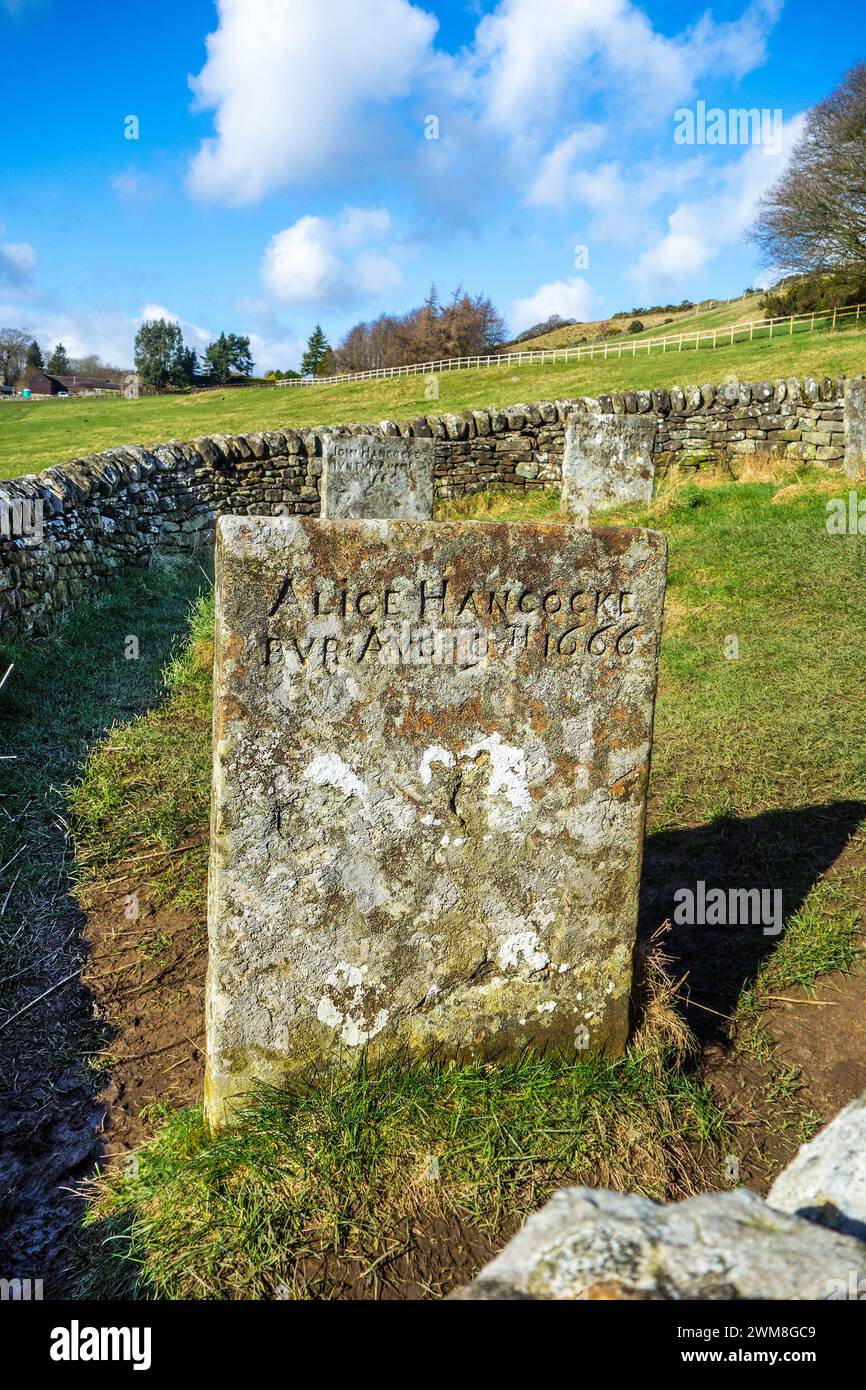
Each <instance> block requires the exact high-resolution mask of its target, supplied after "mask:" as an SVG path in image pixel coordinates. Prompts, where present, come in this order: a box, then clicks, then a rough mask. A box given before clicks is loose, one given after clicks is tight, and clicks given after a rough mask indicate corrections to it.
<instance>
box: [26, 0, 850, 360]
mask: <svg viewBox="0 0 866 1390" xmlns="http://www.w3.org/2000/svg"><path fill="white" fill-rule="evenodd" d="M863 57H866V6H864V5H863V4H862V3H861V0H855V3H852V0H824V3H823V4H822V5H821V6H820V7H816V6H815V5H814V4H813V3H811V0H716V3H714V4H712V5H711V6H710V7H708V8H707V9H706V10H703V9H700V8H697V9H695V10H693V11H689V12H687V11H686V9H685V8H684V7H683V6H682V5H681V4H675V3H673V0H499V3H495V0H474V2H473V3H463V0H447V2H446V0H435V3H434V2H433V0H430V2H429V3H426V4H420V3H419V4H410V3H408V0H218V3H212V2H211V3H205V0H183V3H181V4H178V3H177V0H173V3H170V0H148V3H147V4H146V5H142V6H127V5H118V4H117V3H116V0H113V3H103V2H102V0H88V3H87V4H86V5H79V6H69V5H68V4H65V3H61V0H0V81H2V90H3V94H4V110H5V112H6V121H5V123H4V135H3V139H2V144H0V323H2V324H4V325H7V324H8V325H9V326H15V327H22V328H25V329H27V331H31V332H33V333H34V334H35V335H36V336H37V337H38V338H39V340H40V342H41V343H42V345H43V347H49V346H51V345H53V343H54V342H55V341H56V340H57V339H58V338H62V339H63V341H64V342H65V344H66V346H67V348H68V350H69V351H70V352H71V353H73V354H82V353H84V352H96V353H99V354H100V355H101V356H102V357H103V358H104V359H106V360H110V361H112V362H114V363H117V364H120V365H126V364H127V363H130V362H131V358H132V342H133V338H134V335H135V331H136V328H137V326H138V324H139V322H140V321H141V319H142V317H144V316H154V315H156V314H165V315H167V316H170V317H173V318H177V319H178V321H179V322H180V323H181V324H182V326H183V328H184V333H185V336H186V338H187V341H188V342H190V343H191V344H192V345H193V346H196V347H201V346H203V345H204V343H206V342H207V341H208V340H209V339H210V338H211V337H213V336H215V335H216V334H217V333H218V332H219V331H220V330H222V329H225V330H226V331H237V332H244V333H250V334H251V337H252V344H253V350H254V355H255V357H256V361H257V365H258V367H259V369H260V370H262V371H266V370H268V369H270V368H272V367H284V368H285V367H289V366H297V365H298V358H299V354H300V351H301V347H302V344H303V342H304V341H305V339H306V337H307V336H308V334H309V332H310V329H311V328H312V326H313V324H314V323H315V322H316V321H317V320H320V321H321V322H322V324H323V325H324V327H325V329H326V331H327V333H328V335H329V337H330V338H331V340H332V341H334V342H336V341H338V340H339V338H340V337H341V335H342V334H343V333H344V332H345V331H346V329H347V328H349V327H350V326H351V325H352V324H353V323H354V322H356V321H357V320H358V319H359V318H367V317H371V316H373V315H375V314H377V313H379V312H381V311H383V310H387V311H399V310H402V309H406V308H409V307H411V306H412V305H414V304H417V303H418V302H420V301H421V300H422V299H423V298H424V295H425V294H426V292H427V289H428V287H429V285H430V284H431V282H433V281H435V282H436V284H437V285H438V287H439V290H440V293H441V294H442V295H443V296H444V295H445V294H446V293H447V292H448V291H450V290H451V289H452V288H454V287H455V286H456V285H457V284H459V283H462V284H463V285H464V287H465V288H466V289H468V290H470V291H471V292H473V293H474V292H478V291H484V292H485V293H487V294H489V295H490V296H491V297H492V298H493V299H494V301H495V303H496V304H497V306H498V307H499V308H500V310H501V312H503V313H504V314H505V316H506V319H507V321H508V323H509V326H510V327H511V328H512V330H513V331H519V330H520V329H522V328H524V327H526V326H528V325H529V324H531V323H533V322H536V321H538V320H540V319H542V318H545V317H546V316H547V315H548V314H549V313H553V312H558V313H560V314H562V315H564V316H567V317H574V318H587V317H598V316H600V315H604V314H608V313H611V312H613V311H614V310H616V309H620V308H625V309H628V308H631V307H633V306H635V305H645V304H651V303H657V302H669V301H670V302H678V301H679V300H681V299H682V298H684V297H688V298H690V299H695V300H697V299H700V298H704V297H707V296H709V295H717V296H723V295H732V294H736V293H737V292H739V291H741V290H743V289H744V288H745V287H746V286H747V285H749V284H753V283H757V282H758V281H759V280H761V279H762V277H763V278H764V279H765V278H766V276H767V274H768V272H767V270H766V268H762V267H761V266H760V264H759V262H758V260H757V258H756V255H755V252H754V250H753V249H752V248H751V247H750V246H749V245H748V244H747V243H745V242H744V231H745V229H746V228H747V226H748V225H749V223H750V221H751V219H752V216H753V211H754V205H755V201H756V199H757V198H758V197H759V196H760V194H761V192H762V190H763V189H764V188H766V187H767V186H768V185H769V184H770V183H771V182H772V181H773V179H774V178H776V177H778V174H779V173H780V171H781V170H782V168H783V167H784V163H785V160H786V158H787V157H788V154H789V152H790V148H791V144H792V142H793V141H794V140H795V139H796V135H797V132H798V130H799V128H800V125H801V122H802V116H803V113H804V112H805V111H806V110H807V109H808V107H809V106H810V105H812V104H814V103H815V102H816V101H819V100H820V99H821V98H822V97H824V96H825V95H826V94H827V93H828V92H829V91H830V90H831V89H832V87H833V86H834V85H835V83H836V82H837V80H838V78H839V77H840V76H841V74H842V72H843V71H844V70H845V68H846V67H848V66H850V65H851V64H852V63H853V62H855V61H857V60H858V59H860V58H863ZM699 102H704V103H705V104H706V107H707V108H710V109H719V110H722V111H724V112H725V113H727V112H728V111H729V110H731V109H732V108H741V107H746V108H758V109H762V110H763V109H766V111H767V112H768V117H767V119H768V121H770V122H772V121H773V120H774V119H775V116H774V113H776V112H780V113H781V121H782V124H781V126H780V127H779V128H778V129H776V128H775V127H773V125H772V124H769V125H768V126H767V133H766V137H765V138H764V140H763V141H762V142H761V141H758V142H740V143H730V142H728V143H725V144H690V143H680V142H678V140H677V139H675V131H676V130H677V128H678V123H679V127H680V129H681V131H682V129H683V128H684V127H683V125H682V117H681V116H679V117H678V116H677V112H682V111H683V110H689V111H691V112H693V113H696V112H697V110H698V103H699ZM130 116H134V117H136V118H137V121H138V130H137V135H138V138H137V139H128V138H126V137H127V134H133V133H135V128H134V126H133V125H132V124H131V123H130V122H129V121H128V120H127V118H128V117H130ZM431 117H432V118H435V121H436V122H438V126H437V125H436V124H434V122H433V121H432V120H431V119H430V118H431ZM728 133H729V134H731V133H732V132H731V131H730V130H729V132H728ZM771 133H772V136H771ZM431 135H435V136H437V137H438V138H428V137H429V136H431ZM577 248H585V249H583V250H579V249H577Z"/></svg>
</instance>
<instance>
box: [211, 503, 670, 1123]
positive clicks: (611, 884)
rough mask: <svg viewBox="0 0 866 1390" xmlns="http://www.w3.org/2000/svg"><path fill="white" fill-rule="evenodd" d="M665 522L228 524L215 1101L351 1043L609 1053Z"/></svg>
mask: <svg viewBox="0 0 866 1390" xmlns="http://www.w3.org/2000/svg"><path fill="white" fill-rule="evenodd" d="M665 566H666V545H665V541H664V538H663V537H662V536H661V535H660V534H658V533H657V532H652V531H639V530H631V529H616V530H607V531H605V530H590V529H586V528H582V527H578V526H569V525H564V526H560V525H503V524H497V523H492V522H464V523H454V524H449V523H412V522H400V521H342V522H334V521H330V520H326V521H320V522H316V521H310V520H307V519H305V518H289V519H285V520H280V521H272V520H264V519H249V520H244V519H240V518H223V519H222V520H221V522H220V523H219V528H218V547H217V635H216V676H215V686H216V688H215V699H216V712H215V746H214V796H213V808H214V809H213V833H212V839H211V868H210V893H209V936H210V957H209V960H210V965H209V971H210V973H209V978H208V1000H207V1028H208V1070H207V1080H206V1105H207V1111H208V1114H209V1116H210V1119H211V1120H212V1121H214V1122H220V1121H221V1120H222V1119H224V1118H225V1116H226V1107H227V1106H229V1104H230V1102H231V1101H232V1099H233V1098H234V1097H237V1096H238V1095H239V1093H242V1092H244V1091H245V1090H246V1089H248V1087H249V1086H250V1084H251V1082H252V1081H253V1080H254V1079H256V1078H259V1079H262V1080H264V1081H267V1082H274V1083H277V1082H279V1081H280V1079H281V1078H282V1077H284V1076H285V1075H286V1074H287V1073H290V1072H292V1071H297V1070H300V1069H307V1068H310V1067H318V1066H320V1065H322V1064H326V1065H337V1064H339V1063H340V1062H343V1061H345V1060H346V1059H347V1058H350V1057H351V1056H352V1055H353V1054H356V1053H357V1050H358V1049H359V1048H360V1047H361V1046H363V1045H365V1044H366V1045H369V1046H370V1047H371V1049H372V1051H373V1054H376V1053H379V1052H380V1051H387V1050H389V1049H394V1048H397V1047H400V1048H403V1047H405V1048H408V1049H409V1050H410V1052H412V1053H413V1054H417V1055H423V1054H426V1053H431V1052H433V1051H436V1052H439V1053H443V1054H445V1055H476V1054H482V1055H487V1056H491V1057H494V1056H495V1057H498V1056H508V1055H512V1056H514V1055H519V1054H520V1052H521V1051H522V1050H523V1049H524V1048H526V1047H528V1046H535V1047H542V1046H547V1047H555V1048H559V1049H564V1050H566V1051H569V1052H571V1053H573V1052H574V1049H575V1047H578V1048H583V1047H600V1048H606V1049H608V1050H610V1051H611V1052H618V1051H620V1050H621V1049H622V1047H623V1046H624V1043H625V1040H626V1035H627V1029H628V1000H629V992H630V982H631V958H632V949H633V945H634V935H635V924H636V914H637V896H638V885H639V878H640V866H641V857H642V846H643V826H644V813H645V798H646V785H647V776H648V769H649V758H650V742H651V732H652V717H653V703H654V695H655V683H656V669H657V655H658V641H659V633H660V628H661V616H662V603H663V596H664V585H665Z"/></svg>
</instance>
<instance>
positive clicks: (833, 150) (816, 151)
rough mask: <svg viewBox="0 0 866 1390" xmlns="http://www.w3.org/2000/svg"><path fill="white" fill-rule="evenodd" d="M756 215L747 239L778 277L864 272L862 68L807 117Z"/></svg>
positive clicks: (865, 87)
mask: <svg viewBox="0 0 866 1390" xmlns="http://www.w3.org/2000/svg"><path fill="white" fill-rule="evenodd" d="M759 208H760V211H759V214H758V218H757V221H756V222H755V225H754V226H753V228H752V231H751V236H752V239H753V240H754V241H755V242H757V244H758V245H759V246H760V247H761V249H762V251H763V253H764V257H765V259H766V260H767V262H768V263H769V264H771V265H774V266H776V267H778V269H779V270H782V271H799V272H806V273H808V272H810V271H814V270H833V269H839V268H841V267H845V266H851V265H863V264H866V63H857V64H856V65H855V66H854V67H853V68H851V69H850V71H849V72H847V73H846V74H845V76H844V77H843V79H842V81H841V82H840V84H839V86H838V87H837V88H836V90H835V91H834V92H832V93H831V94H830V96H829V97H827V99H826V100H825V101H822V102H821V103H820V104H819V105H818V106H815V107H813V108H812V110H811V111H810V112H809V114H808V116H807V117H806V126H805V129H804V131H803V134H802V135H801V137H800V139H799V140H798V142H797V144H796V146H795V147H794V150H793V152H792V155H791V161H790V164H789V165H788V169H787V171H786V172H785V174H783V176H782V178H781V179H779V181H778V183H776V184H774V185H773V187H772V188H771V189H770V191H769V193H767V194H766V195H765V197H764V198H763V199H762V200H761V203H760V205H759Z"/></svg>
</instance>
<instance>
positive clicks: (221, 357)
mask: <svg viewBox="0 0 866 1390" xmlns="http://www.w3.org/2000/svg"><path fill="white" fill-rule="evenodd" d="M135 369H136V371H137V372H138V373H139V374H140V376H141V380H142V385H144V386H145V387H149V388H150V389H151V390H153V391H164V390H166V389H167V388H168V387H175V388H179V389H182V388H183V387H186V386H194V385H197V384H199V383H212V384H215V385H224V384H225V383H226V382H227V381H228V380H229V379H230V378H231V377H232V376H234V375H237V376H243V377H247V376H249V375H250V374H251V372H252V370H253V359H252V354H251V352H250V340H249V338H248V337H243V336H242V335H241V334H239V333H221V334H220V335H219V337H218V338H215V339H214V341H213V342H212V343H209V344H208V346H207V347H206V348H205V351H204V354H203V356H202V359H201V361H199V357H198V353H197V352H196V350H195V348H191V347H187V345H186V343H185V342H184V340H183V333H182V332H181V328H180V324H178V323H175V322H174V321H173V320H171V319H146V320H145V322H144V323H143V324H142V325H141V327H140V328H139V330H138V332H137V333H136V335H135Z"/></svg>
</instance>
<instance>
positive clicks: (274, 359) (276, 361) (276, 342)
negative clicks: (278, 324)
mask: <svg viewBox="0 0 866 1390" xmlns="http://www.w3.org/2000/svg"><path fill="white" fill-rule="evenodd" d="M306 346H307V343H306V339H305V338H302V337H286V336H280V337H276V338H271V337H269V336H268V335H267V334H261V333H251V334H250V351H251V352H252V354H253V360H254V362H255V364H256V375H257V376H267V374H268V372H276V371H282V372H285V371H288V370H289V369H290V368H291V369H294V370H295V371H297V370H298V368H299V366H300V364H301V356H302V354H303V352H304V349H305V348H306Z"/></svg>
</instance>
